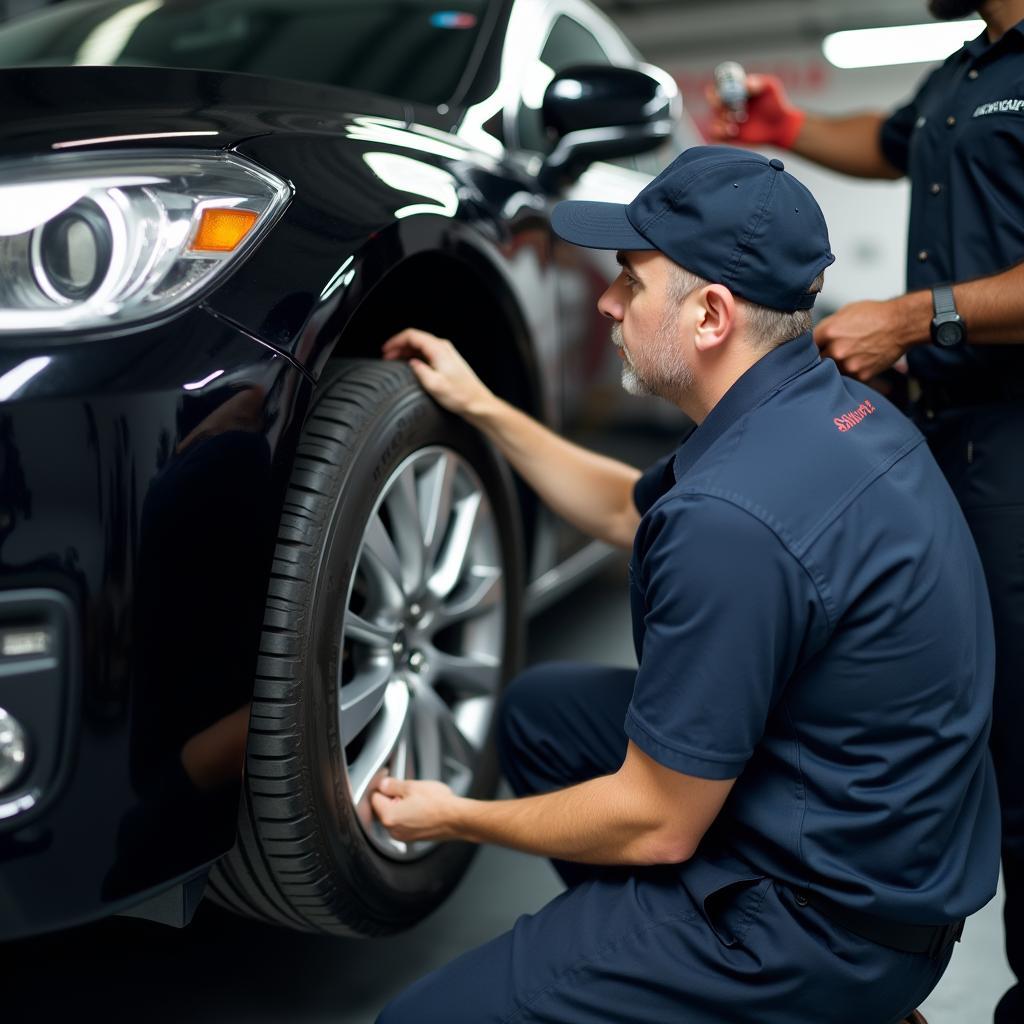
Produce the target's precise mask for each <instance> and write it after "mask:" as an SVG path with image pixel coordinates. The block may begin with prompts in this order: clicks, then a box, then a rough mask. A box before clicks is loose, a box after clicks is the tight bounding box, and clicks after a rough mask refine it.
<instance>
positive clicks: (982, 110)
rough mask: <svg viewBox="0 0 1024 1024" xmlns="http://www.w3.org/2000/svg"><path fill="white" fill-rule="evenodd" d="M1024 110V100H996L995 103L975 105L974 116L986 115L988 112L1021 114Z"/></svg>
mask: <svg viewBox="0 0 1024 1024" xmlns="http://www.w3.org/2000/svg"><path fill="white" fill-rule="evenodd" d="M1022 110H1024V100H996V101H995V102H994V103H982V105H981V106H980V107H975V109H974V115H973V116H974V117H985V116H986V115H987V114H1019V113H1020V112H1021V111H1022Z"/></svg>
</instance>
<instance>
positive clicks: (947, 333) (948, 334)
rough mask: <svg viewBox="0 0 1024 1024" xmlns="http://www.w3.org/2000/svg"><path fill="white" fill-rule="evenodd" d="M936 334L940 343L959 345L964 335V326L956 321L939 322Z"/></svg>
mask: <svg viewBox="0 0 1024 1024" xmlns="http://www.w3.org/2000/svg"><path fill="white" fill-rule="evenodd" d="M936 334H937V340H938V342H939V344H940V345H947V346H948V345H959V344H960V339H961V338H962V337H963V328H962V327H961V326H960V324H958V323H956V322H955V321H954V322H952V323H945V324H939V329H938V331H937V332H936Z"/></svg>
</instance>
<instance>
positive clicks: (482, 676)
mask: <svg viewBox="0 0 1024 1024" xmlns="http://www.w3.org/2000/svg"><path fill="white" fill-rule="evenodd" d="M427 657H428V660H429V662H430V665H431V667H432V669H433V673H432V675H433V678H434V679H443V680H445V681H446V682H448V683H451V685H452V686H454V687H455V688H456V689H457V690H458V691H459V694H460V696H465V697H493V696H494V695H495V694H496V693H497V691H498V679H499V675H500V672H501V661H500V660H499V659H498V658H496V657H495V656H494V655H493V654H449V653H448V652H447V651H439V650H438V649H437V648H436V647H435V648H434V649H433V650H431V651H430V652H429V653H428V655H427Z"/></svg>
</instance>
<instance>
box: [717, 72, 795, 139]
mask: <svg viewBox="0 0 1024 1024" xmlns="http://www.w3.org/2000/svg"><path fill="white" fill-rule="evenodd" d="M706 95H707V98H708V102H709V103H710V104H711V110H712V120H711V123H710V125H709V128H708V135H709V136H710V138H711V139H713V140H714V141H717V142H739V143H743V144H745V145H748V146H779V147H780V148H781V149H792V148H793V143H794V142H796V137H797V136H798V135H799V134H800V129H801V128H802V127H803V124H804V119H805V118H806V116H807V115H806V114H805V113H804V112H803V111H802V110H798V109H797V108H796V107H794V106H793V105H792V104H791V103H790V102H789V97H788V96H787V95H786V90H785V89H784V88H783V85H782V82H781V81H780V80H779V79H778V78H776V77H775V76H774V75H747V119H746V120H745V121H737V120H736V117H735V115H734V114H733V112H732V111H731V110H729V109H728V107H726V106H725V105H724V104H723V103H722V101H721V99H719V96H718V92H717V90H716V89H715V88H714V86H710V85H709V86H708V88H707V91H706Z"/></svg>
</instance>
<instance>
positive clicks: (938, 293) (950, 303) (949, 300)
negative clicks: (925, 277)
mask: <svg viewBox="0 0 1024 1024" xmlns="http://www.w3.org/2000/svg"><path fill="white" fill-rule="evenodd" d="M932 308H933V309H934V310H935V315H936V316H941V315H942V314H943V313H955V312H956V302H955V300H954V298H953V286H952V285H950V284H937V285H935V286H934V287H933V288H932Z"/></svg>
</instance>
